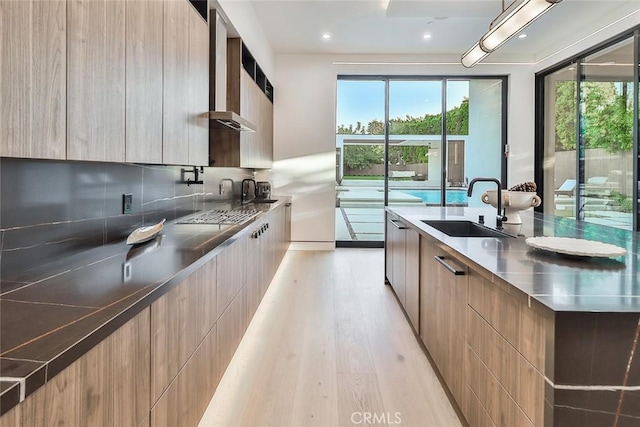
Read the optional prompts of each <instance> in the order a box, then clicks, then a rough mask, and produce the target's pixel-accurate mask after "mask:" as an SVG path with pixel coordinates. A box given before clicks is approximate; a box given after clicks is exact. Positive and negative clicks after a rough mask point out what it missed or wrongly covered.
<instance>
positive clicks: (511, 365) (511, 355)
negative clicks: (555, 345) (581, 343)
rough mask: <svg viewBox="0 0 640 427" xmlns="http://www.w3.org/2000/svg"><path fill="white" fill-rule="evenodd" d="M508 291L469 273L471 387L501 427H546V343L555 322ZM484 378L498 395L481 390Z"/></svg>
mask: <svg viewBox="0 0 640 427" xmlns="http://www.w3.org/2000/svg"><path fill="white" fill-rule="evenodd" d="M508 291H509V288H508V287H506V286H505V285H504V284H501V283H493V282H491V280H490V279H489V278H486V277H484V276H483V275H482V274H480V273H478V272H477V271H476V270H470V274H469V300H468V304H469V305H468V309H467V313H468V314H467V331H468V334H467V335H468V340H467V343H468V348H469V350H468V351H469V360H470V362H472V363H469V365H468V366H469V369H470V372H469V378H470V380H469V387H470V388H471V389H472V391H473V392H474V393H475V395H476V396H477V399H478V401H479V402H480V403H481V404H482V405H483V406H484V407H485V408H486V410H487V412H488V414H489V416H490V417H491V419H492V420H493V421H494V422H495V423H496V425H498V426H500V425H509V424H505V422H511V421H513V422H516V424H511V425H523V426H528V425H530V426H542V425H544V407H545V400H544V393H545V380H544V375H545V370H546V368H545V359H546V355H545V353H546V341H547V336H548V335H549V334H551V333H552V332H551V328H552V319H550V318H549V317H546V316H544V315H543V314H542V313H540V312H538V311H536V310H535V309H533V308H531V307H529V306H528V301H527V299H526V298H525V297H524V295H518V294H516V293H513V292H512V293H509V292H508ZM478 370H479V371H480V372H478ZM484 371H486V373H485V372H484ZM483 375H489V377H490V378H491V379H492V381H494V382H495V385H494V393H487V392H486V390H484V391H483V390H482V389H478V387H485V386H484V385H481V383H479V382H478V380H477V378H478V376H483ZM474 381H475V384H474ZM504 420H507V421H504Z"/></svg>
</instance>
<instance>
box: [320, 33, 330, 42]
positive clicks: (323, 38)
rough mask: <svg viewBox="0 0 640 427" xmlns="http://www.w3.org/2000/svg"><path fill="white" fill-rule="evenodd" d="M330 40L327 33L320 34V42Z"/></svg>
mask: <svg viewBox="0 0 640 427" xmlns="http://www.w3.org/2000/svg"><path fill="white" fill-rule="evenodd" d="M330 38H331V34H329V33H324V34H322V40H329V39H330Z"/></svg>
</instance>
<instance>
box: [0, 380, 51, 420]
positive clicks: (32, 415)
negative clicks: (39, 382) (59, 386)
mask: <svg viewBox="0 0 640 427" xmlns="http://www.w3.org/2000/svg"><path fill="white" fill-rule="evenodd" d="M46 393H47V387H41V388H40V389H38V390H36V391H35V392H34V393H33V394H30V395H29V396H27V398H26V399H25V400H24V401H23V402H22V403H21V404H19V405H18V406H15V407H13V408H12V409H11V410H9V411H8V412H7V413H5V414H4V415H3V416H2V417H0V427H16V426H29V427H45V426H48V425H50V424H48V423H46V422H45V395H46Z"/></svg>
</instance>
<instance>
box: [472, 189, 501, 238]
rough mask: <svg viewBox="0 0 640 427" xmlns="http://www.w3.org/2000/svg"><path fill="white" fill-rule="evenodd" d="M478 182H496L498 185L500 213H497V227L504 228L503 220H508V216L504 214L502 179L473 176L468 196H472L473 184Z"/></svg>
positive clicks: (498, 207)
mask: <svg viewBox="0 0 640 427" xmlns="http://www.w3.org/2000/svg"><path fill="white" fill-rule="evenodd" d="M476 182H495V183H496V185H497V186H498V206H497V209H498V215H496V228H497V229H498V230H502V221H506V220H507V217H505V216H504V212H503V211H502V184H500V180H498V179H496V178H473V179H472V180H471V182H470V183H469V189H468V190H467V196H468V197H471V193H472V192H473V185H474V184H475V183H476Z"/></svg>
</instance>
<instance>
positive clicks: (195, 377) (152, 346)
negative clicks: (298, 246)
mask: <svg viewBox="0 0 640 427" xmlns="http://www.w3.org/2000/svg"><path fill="white" fill-rule="evenodd" d="M286 209H287V208H286V207H285V206H281V207H279V208H276V209H275V210H273V211H271V212H269V213H268V214H266V215H264V216H263V217H261V218H262V220H261V222H260V223H259V224H263V223H268V224H269V227H268V228H267V229H266V231H265V232H264V233H263V234H261V236H260V238H259V239H251V238H250V235H251V231H253V229H249V230H247V232H243V234H242V235H241V236H240V237H239V238H238V239H237V240H236V241H235V242H234V243H232V244H231V245H230V246H229V247H227V248H226V249H224V250H222V252H220V253H219V254H218V255H217V256H216V257H215V258H213V259H212V260H210V261H208V262H207V263H206V264H204V265H203V266H202V267H201V268H199V269H198V270H196V271H195V272H194V273H193V274H192V275H191V276H189V277H188V278H187V279H185V280H184V281H183V282H182V283H180V284H179V285H177V286H176V287H174V288H173V289H172V290H170V291H169V292H167V293H166V294H165V295H163V296H162V297H160V298H159V299H158V300H156V301H154V302H153V303H152V304H151V306H150V307H147V308H146V309H145V310H144V311H142V312H141V313H140V314H138V315H137V316H136V317H134V318H133V319H132V320H130V321H129V322H127V323H126V324H125V325H124V326H122V327H120V328H119V329H118V330H116V331H115V332H114V333H113V334H111V335H110V336H109V337H107V338H106V339H104V340H103V341H102V342H100V343H99V344H98V345H96V346H95V347H94V348H93V349H91V350H90V351H89V352H87V353H86V354H85V355H84V356H82V357H81V358H80V359H78V360H77V361H75V362H74V363H72V364H71V365H70V366H68V367H67V368H66V369H64V370H63V371H62V372H60V373H59V374H58V375H56V376H55V377H53V378H52V379H51V380H50V381H49V382H47V383H46V384H45V385H44V386H43V387H41V388H40V389H38V390H36V391H35V392H34V393H32V394H31V395H29V396H28V397H27V398H26V400H25V401H24V402H22V403H21V404H19V405H17V406H16V407H14V408H12V409H11V410H9V411H8V412H7V413H6V414H4V415H3V416H2V417H0V427H14V426H29V427H45V426H50V425H56V426H62V425H64V426H78V427H84V426H91V427H94V426H98V427H99V426H118V427H121V426H124V427H127V426H131V427H159V426H170V427H176V426H180V427H195V426H197V425H198V423H199V421H200V418H201V417H202V414H203V413H204V411H205V410H206V408H207V405H208V404H209V401H210V400H211V397H212V396H213V393H214V392H215V389H216V387H217V386H218V383H219V381H220V379H221V377H222V375H223V373H224V371H225V370H226V368H227V365H228V364H229V362H230V360H231V358H232V357H233V354H234V353H235V351H236V349H237V348H238V345H239V344H240V341H241V340H242V337H243V336H244V333H245V331H246V329H247V326H248V324H249V322H250V320H251V318H252V317H253V314H254V313H255V311H256V309H257V307H258V305H259V303H260V301H261V300H262V297H263V295H264V293H265V291H266V289H267V287H268V285H269V283H270V282H271V279H272V277H273V274H274V273H275V271H276V270H277V268H278V265H279V264H280V261H281V259H282V256H284V253H285V251H286V248H287V247H288V243H289V242H288V240H287V239H288V237H287V236H288V235H287V230H288V227H289V224H288V221H289V218H290V217H289V216H287V211H286ZM257 225H258V223H257V224H256V226H257ZM255 228H256V227H254V229H255ZM248 257H249V259H248V260H247V258H248ZM256 260H258V261H257V262H256ZM239 268H240V270H239ZM221 285H228V286H229V287H227V288H225V287H224V286H221ZM221 300H222V301H223V302H222V304H220V301H221ZM225 300H228V301H227V302H226V303H225V302H224V301H225Z"/></svg>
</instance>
